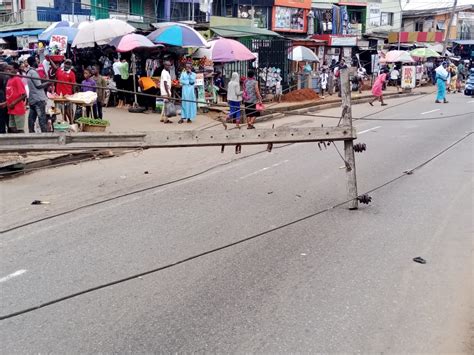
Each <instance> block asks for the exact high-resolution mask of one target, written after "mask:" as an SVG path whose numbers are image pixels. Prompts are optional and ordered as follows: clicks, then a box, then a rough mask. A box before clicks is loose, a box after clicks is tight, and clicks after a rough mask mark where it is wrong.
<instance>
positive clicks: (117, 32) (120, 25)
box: [72, 19, 135, 48]
mask: <svg viewBox="0 0 474 355" xmlns="http://www.w3.org/2000/svg"><path fill="white" fill-rule="evenodd" d="M134 31H135V27H133V26H130V25H129V24H128V23H126V22H125V21H121V20H117V19H102V20H97V21H94V22H91V23H89V24H88V25H85V26H84V27H82V28H80V29H79V32H78V33H77V36H76V38H75V39H74V41H73V42H72V46H73V47H77V48H87V47H94V46H95V45H96V44H97V45H104V44H108V43H109V42H110V41H111V40H112V39H114V38H116V37H119V36H123V35H126V34H129V33H132V32H134Z"/></svg>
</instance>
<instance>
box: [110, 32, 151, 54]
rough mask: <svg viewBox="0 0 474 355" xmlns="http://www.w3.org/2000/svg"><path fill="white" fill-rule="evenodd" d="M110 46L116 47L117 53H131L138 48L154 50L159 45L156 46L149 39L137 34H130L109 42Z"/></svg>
mask: <svg viewBox="0 0 474 355" xmlns="http://www.w3.org/2000/svg"><path fill="white" fill-rule="evenodd" d="M109 45H111V46H113V47H115V49H116V50H117V52H130V51H133V50H134V49H137V48H152V47H157V46H159V45H156V44H154V43H153V42H152V41H150V40H149V39H148V38H146V37H145V36H143V35H139V34H136V33H129V34H128V35H125V36H119V37H117V38H114V39H113V40H112V41H110V42H109Z"/></svg>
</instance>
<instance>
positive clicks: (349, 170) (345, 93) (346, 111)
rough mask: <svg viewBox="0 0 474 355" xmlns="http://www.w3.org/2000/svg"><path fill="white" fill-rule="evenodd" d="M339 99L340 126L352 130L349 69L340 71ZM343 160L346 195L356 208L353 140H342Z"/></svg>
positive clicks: (353, 207) (351, 207)
mask: <svg viewBox="0 0 474 355" xmlns="http://www.w3.org/2000/svg"><path fill="white" fill-rule="evenodd" d="M341 97H342V124H343V126H344V127H347V129H350V130H351V131H352V130H353V127H352V102H351V87H350V81H349V69H348V68H347V67H346V68H344V69H342V70H341ZM344 158H345V159H344V160H345V163H346V175H347V195H348V199H351V202H350V207H349V208H350V209H352V210H356V209H357V208H358V200H357V176H356V167H355V157H354V142H353V140H344Z"/></svg>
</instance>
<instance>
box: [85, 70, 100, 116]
mask: <svg viewBox="0 0 474 355" xmlns="http://www.w3.org/2000/svg"><path fill="white" fill-rule="evenodd" d="M81 91H82V92H88V91H92V92H96V83H95V81H94V79H92V74H91V71H90V69H84V80H83V81H82V86H81ZM90 111H91V109H90V107H87V108H86V116H87V117H89V116H90ZM94 118H97V117H94Z"/></svg>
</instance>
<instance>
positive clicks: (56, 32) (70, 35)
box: [38, 27, 79, 44]
mask: <svg viewBox="0 0 474 355" xmlns="http://www.w3.org/2000/svg"><path fill="white" fill-rule="evenodd" d="M78 32H79V30H78V29H77V28H74V27H56V28H53V29H52V30H49V31H47V32H46V31H45V32H43V33H41V34H40V35H39V36H38V39H39V40H40V41H45V42H49V41H50V39H51V36H66V37H67V42H68V43H69V44H71V43H72V41H73V40H74V38H76V36H77V33H78Z"/></svg>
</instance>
